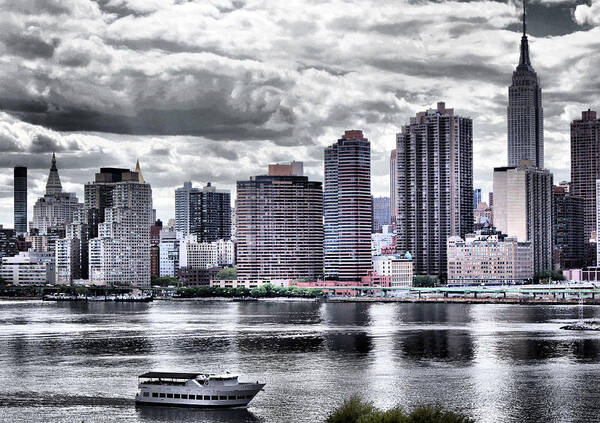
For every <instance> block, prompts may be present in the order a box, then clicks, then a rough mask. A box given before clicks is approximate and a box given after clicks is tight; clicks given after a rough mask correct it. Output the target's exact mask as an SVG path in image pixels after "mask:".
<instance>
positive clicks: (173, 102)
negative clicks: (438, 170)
mask: <svg viewBox="0 0 600 423" xmlns="http://www.w3.org/2000/svg"><path fill="white" fill-rule="evenodd" d="M520 7H521V6H520V3H512V2H509V3H506V2H493V1H460V2H454V1H453V2H446V1H438V2H435V1H431V2H427V1H386V0H371V1H367V0H364V1H362V0H354V1H338V0H335V1H310V0H285V1H280V0H271V1H260V0H258V1H244V0H232V1H228V0H221V1H220V0H197V1H186V0H0V10H1V11H2V13H0V223H3V224H4V225H5V227H6V226H8V227H12V226H13V223H12V221H13V216H12V207H13V200H12V168H13V166H15V165H17V164H24V165H26V166H28V167H29V169H30V171H29V174H30V178H29V189H30V191H29V216H30V219H31V214H32V211H31V207H32V205H33V203H34V202H35V199H36V198H37V197H38V196H40V195H41V194H43V190H44V184H45V182H46V178H47V174H48V168H49V166H50V158H51V152H52V151H56V153H57V159H58V167H59V172H60V176H61V178H62V181H63V186H64V188H66V189H67V190H68V191H73V192H75V193H77V195H78V196H79V198H80V200H83V198H82V197H83V184H84V183H85V182H86V181H90V180H92V179H93V177H94V173H95V172H96V171H97V170H98V169H99V168H100V167H101V166H122V167H129V168H131V169H133V168H134V166H135V160H136V158H138V157H139V159H140V163H141V166H142V172H143V174H144V177H145V179H146V180H147V181H148V182H150V183H151V185H152V189H153V193H154V205H155V208H157V209H158V217H159V218H162V219H163V220H166V219H168V218H170V217H174V200H173V196H174V194H173V190H174V188H175V187H177V186H180V185H182V184H183V182H184V181H186V180H192V181H193V182H194V184H195V185H203V184H205V183H206V182H207V181H212V182H213V183H214V184H215V185H217V187H219V188H229V189H232V190H233V189H235V181H236V180H238V179H246V178H248V177H249V176H251V175H256V174H262V173H264V172H265V170H266V166H267V164H268V163H271V162H281V161H289V160H301V161H304V163H305V171H306V174H307V175H308V176H309V177H310V178H311V179H316V180H322V174H323V163H322V160H323V147H324V146H326V145H328V144H331V143H333V142H334V141H335V140H336V139H337V138H339V136H340V135H341V134H342V133H343V131H344V130H345V129H362V130H363V131H364V133H365V135H366V136H367V137H368V138H369V139H370V140H371V149H372V152H371V157H372V174H373V193H374V195H388V194H389V176H388V175H389V153H390V151H391V150H392V149H393V148H394V146H395V133H396V132H398V131H399V128H400V126H401V125H403V124H405V123H406V122H407V121H408V119H409V118H410V116H412V115H414V114H415V113H416V112H418V111H421V110H425V109H427V108H430V107H433V106H434V105H435V103H436V102H437V101H445V102H446V105H447V106H448V107H453V108H455V110H456V112H457V113H458V114H460V115H463V116H468V117H471V118H472V119H473V121H474V122H473V127H474V158H473V161H474V168H475V181H474V186H475V187H481V188H482V189H483V190H484V191H488V190H489V189H491V180H492V169H493V167H494V166H503V165H505V164H506V157H507V152H506V149H507V147H506V103H507V92H508V88H507V87H508V85H509V84H510V79H511V73H512V71H513V69H514V67H515V66H516V63H517V61H518V57H519V42H520V28H521V26H520V18H521V12H520ZM528 11H529V15H528V18H529V23H528V28H529V32H530V36H529V39H530V49H531V56H532V63H533V66H534V68H535V69H536V71H537V73H538V75H539V76H540V78H541V82H542V87H543V106H544V114H545V140H546V142H545V152H546V166H547V167H548V168H549V169H550V170H551V171H552V172H553V173H554V179H555V181H560V180H568V179H569V173H570V164H569V123H570V121H571V120H572V119H573V118H576V117H578V116H580V114H581V111H582V110H587V109H588V108H592V109H594V108H595V109H598V108H600V104H599V103H600V73H599V72H598V69H600V28H599V27H600V0H592V1H591V2H589V1H569V0H565V1H562V0H537V1H535V2H533V1H532V2H530V4H529V7H528Z"/></svg>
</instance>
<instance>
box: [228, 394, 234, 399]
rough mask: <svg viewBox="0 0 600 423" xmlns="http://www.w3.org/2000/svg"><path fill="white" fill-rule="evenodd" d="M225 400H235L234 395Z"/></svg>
mask: <svg viewBox="0 0 600 423" xmlns="http://www.w3.org/2000/svg"><path fill="white" fill-rule="evenodd" d="M227 399H230V400H234V399H235V395H229V396H228V397H227Z"/></svg>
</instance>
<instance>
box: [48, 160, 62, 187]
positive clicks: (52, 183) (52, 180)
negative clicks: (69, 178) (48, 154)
mask: <svg viewBox="0 0 600 423" xmlns="http://www.w3.org/2000/svg"><path fill="white" fill-rule="evenodd" d="M61 192H62V184H61V183H60V177H59V176H58V169H57V168H56V154H54V153H52V166H50V174H49V175H48V181H47V182H46V195H55V194H60V193H61Z"/></svg>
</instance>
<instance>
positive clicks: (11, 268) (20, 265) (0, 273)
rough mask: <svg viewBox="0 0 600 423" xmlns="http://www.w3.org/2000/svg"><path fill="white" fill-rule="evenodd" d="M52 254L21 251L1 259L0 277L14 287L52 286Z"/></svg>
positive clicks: (53, 278)
mask: <svg viewBox="0 0 600 423" xmlns="http://www.w3.org/2000/svg"><path fill="white" fill-rule="evenodd" d="M54 261H55V259H54V254H52V253H43V252H35V251H22V252H19V254H18V255H16V256H13V257H2V266H0V277H2V279H4V280H5V281H6V282H7V283H10V284H13V285H16V286H43V285H46V284H52V285H54V282H55V268H54Z"/></svg>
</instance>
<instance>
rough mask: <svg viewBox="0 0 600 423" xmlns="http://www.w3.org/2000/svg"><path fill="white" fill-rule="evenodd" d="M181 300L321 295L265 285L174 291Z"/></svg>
mask: <svg viewBox="0 0 600 423" xmlns="http://www.w3.org/2000/svg"><path fill="white" fill-rule="evenodd" d="M176 294H177V296H179V297H181V298H206V297H230V298H233V297H237V298H239V297H247V298H276V297H288V298H317V297H320V296H322V295H323V292H322V291H321V290H320V289H313V288H297V287H295V286H291V287H288V288H284V287H279V286H273V285H271V284H265V285H262V286H260V287H257V288H252V289H249V288H244V287H238V288H219V287H215V286H199V287H197V288H180V289H178V290H177V291H176Z"/></svg>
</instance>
